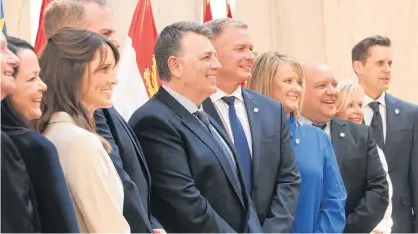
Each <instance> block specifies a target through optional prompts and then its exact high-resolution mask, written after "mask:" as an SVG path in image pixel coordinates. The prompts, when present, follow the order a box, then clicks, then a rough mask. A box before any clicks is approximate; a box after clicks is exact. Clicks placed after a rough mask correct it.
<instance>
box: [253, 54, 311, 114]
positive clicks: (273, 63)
mask: <svg viewBox="0 0 418 234" xmlns="http://www.w3.org/2000/svg"><path fill="white" fill-rule="evenodd" d="M285 63H287V64H290V65H291V66H292V67H293V68H294V69H295V71H296V73H297V75H298V76H299V78H300V79H301V81H302V90H303V89H304V87H305V76H304V74H303V69H302V66H301V65H300V63H299V62H298V61H297V60H296V59H294V58H292V57H290V56H288V55H286V54H283V53H279V52H263V53H259V54H258V55H257V57H256V59H255V61H254V65H253V67H252V69H251V74H252V78H251V80H250V81H249V82H248V83H247V87H248V88H249V89H252V90H254V91H256V92H258V93H261V94H263V95H265V96H267V97H271V98H273V92H272V86H273V81H274V77H275V76H276V74H277V72H278V71H279V66H280V65H282V64H285ZM303 93H304V92H302V94H303ZM302 97H303V95H302ZM302 97H301V98H300V100H299V109H300V107H301V105H302V99H303V98H302ZM294 115H295V117H297V113H294Z"/></svg>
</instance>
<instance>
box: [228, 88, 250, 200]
mask: <svg viewBox="0 0 418 234" xmlns="http://www.w3.org/2000/svg"><path fill="white" fill-rule="evenodd" d="M222 100H224V102H226V104H228V106H229V108H228V110H229V121H230V124H231V129H232V135H233V137H234V144H235V148H236V149H237V151H238V155H239V159H238V161H239V163H240V165H241V166H242V169H243V173H244V181H245V185H246V187H247V191H248V194H250V195H251V191H252V181H251V179H252V161H251V153H250V148H249V147H248V141H247V137H246V136H245V132H244V129H243V127H242V125H241V122H240V121H239V119H238V115H237V112H236V110H235V106H234V101H235V97H233V96H230V97H223V98H222Z"/></svg>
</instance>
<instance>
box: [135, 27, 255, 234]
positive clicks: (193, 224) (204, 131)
mask: <svg viewBox="0 0 418 234" xmlns="http://www.w3.org/2000/svg"><path fill="white" fill-rule="evenodd" d="M210 36H211V32H210V30H209V28H207V27H206V26H203V25H201V24H199V23H194V22H178V23H175V24H172V25H169V26H167V27H166V28H164V29H163V31H161V33H160V35H159V36H158V39H157V43H156V45H155V58H156V61H157V67H158V72H159V75H160V77H161V80H162V87H161V88H160V90H159V91H158V92H157V94H155V95H154V96H153V98H152V99H151V100H149V101H148V102H147V103H145V104H144V105H143V106H141V107H140V108H139V109H138V110H137V111H136V112H135V113H134V114H133V116H132V117H131V119H130V120H129V124H130V125H131V127H132V128H133V129H134V132H135V134H136V135H137V137H138V139H139V141H140V143H141V144H142V146H143V150H144V153H145V157H146V159H147V162H148V166H149V168H150V172H151V176H152V179H153V181H152V190H151V193H152V199H151V207H152V209H153V212H154V214H155V216H156V217H157V218H158V220H159V221H160V222H161V223H162V225H163V226H164V228H165V229H166V230H167V232H180V233H181V232H209V233H215V232H228V233H230V232H261V228H260V224H259V222H258V219H257V217H256V215H255V211H254V208H253V206H252V203H251V200H250V198H249V196H248V194H247V193H246V189H245V184H244V182H243V177H242V171H241V167H240V164H239V163H236V162H237V160H238V159H237V156H236V151H235V149H234V147H233V146H232V144H231V143H230V141H229V139H228V137H227V136H226V134H225V133H224V131H223V130H222V129H221V127H219V125H217V124H216V123H215V121H213V120H212V119H211V118H209V117H208V116H207V115H206V114H205V113H204V112H203V111H202V110H201V109H202V108H201V103H202V102H203V101H204V100H205V99H206V98H207V97H208V96H209V95H210V94H212V93H214V92H215V91H216V73H217V71H218V69H219V67H220V64H219V62H218V60H217V59H216V56H215V54H216V52H215V49H214V48H213V46H212V44H211V42H210V40H209V38H210Z"/></svg>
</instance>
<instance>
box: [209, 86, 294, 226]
mask: <svg viewBox="0 0 418 234" xmlns="http://www.w3.org/2000/svg"><path fill="white" fill-rule="evenodd" d="M242 96H243V98H244V102H245V107H246V110H247V116H248V121H249V124H250V129H251V137H252V149H253V150H252V152H253V153H252V159H253V183H252V184H253V190H252V194H251V197H252V200H253V201H254V204H255V207H256V209H257V214H258V218H259V220H260V223H261V224H262V227H263V232H289V231H290V229H291V227H292V224H293V219H294V217H295V213H296V207H297V202H298V197H299V186H300V182H301V179H300V174H299V169H298V167H297V164H296V159H295V156H294V153H293V149H292V145H291V143H290V135H289V125H288V123H287V118H286V115H285V111H284V109H283V106H282V104H281V103H280V102H278V101H276V100H274V99H272V98H269V97H266V96H264V95H261V94H259V93H257V92H254V91H252V90H250V89H246V88H242ZM203 108H204V110H205V111H206V112H208V113H209V114H210V115H211V116H212V118H214V119H215V120H217V122H218V123H219V124H220V125H222V126H223V123H222V120H221V118H220V116H219V114H218V112H217V110H216V109H215V106H214V105H213V103H212V101H211V100H210V98H208V99H206V100H205V101H204V103H203ZM255 110H257V111H255ZM223 127H224V126H223Z"/></svg>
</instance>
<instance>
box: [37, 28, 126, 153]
mask: <svg viewBox="0 0 418 234" xmlns="http://www.w3.org/2000/svg"><path fill="white" fill-rule="evenodd" d="M106 47H110V49H111V50H112V52H113V56H114V58H115V61H116V63H115V66H116V64H117V63H118V61H119V52H118V49H117V48H116V47H115V46H114V45H113V44H112V42H110V41H109V40H107V39H105V38H104V37H102V36H100V35H99V34H96V33H94V32H91V31H88V30H85V29H78V28H72V27H66V28H63V29H61V30H60V31H58V32H57V33H56V34H55V35H53V36H52V37H51V38H49V39H48V42H47V44H46V47H45V49H44V51H43V53H42V55H41V57H40V60H39V65H40V67H41V73H40V76H41V77H42V80H43V81H44V82H45V84H46V85H47V86H48V90H47V91H46V92H45V94H44V98H43V100H42V104H41V108H42V110H43V115H42V117H41V118H40V119H39V120H38V123H37V127H36V128H37V130H38V131H39V132H43V131H44V130H45V128H46V127H47V125H48V122H49V120H50V119H51V117H52V115H53V114H54V113H55V112H59V111H63V112H66V113H68V114H69V115H70V116H71V117H72V118H73V119H74V121H75V123H76V124H77V126H79V127H80V128H83V129H85V130H87V131H89V132H91V133H94V134H96V131H95V130H96V126H95V123H94V119H93V118H91V116H89V115H88V112H87V110H86V109H85V108H84V107H83V106H82V105H81V103H80V99H81V93H80V92H81V84H82V79H83V75H84V73H85V71H86V70H87V69H88V68H89V66H90V63H91V61H93V59H94V57H95V55H96V53H97V52H99V53H100V64H99V66H98V68H100V67H101V66H102V65H103V64H104V63H105V61H106V57H107V56H111V55H109V54H107V49H106ZM97 136H98V135H97ZM99 138H100V140H101V141H102V143H103V146H104V147H105V149H106V150H107V151H108V152H109V151H110V150H111V148H110V145H109V143H108V142H107V141H106V140H104V139H103V138H102V137H99Z"/></svg>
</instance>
